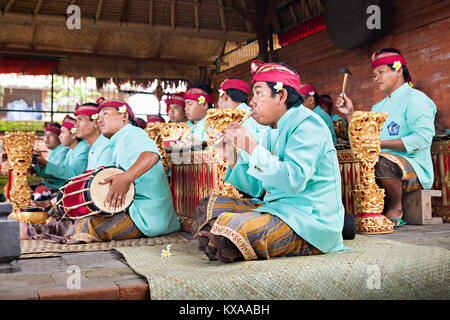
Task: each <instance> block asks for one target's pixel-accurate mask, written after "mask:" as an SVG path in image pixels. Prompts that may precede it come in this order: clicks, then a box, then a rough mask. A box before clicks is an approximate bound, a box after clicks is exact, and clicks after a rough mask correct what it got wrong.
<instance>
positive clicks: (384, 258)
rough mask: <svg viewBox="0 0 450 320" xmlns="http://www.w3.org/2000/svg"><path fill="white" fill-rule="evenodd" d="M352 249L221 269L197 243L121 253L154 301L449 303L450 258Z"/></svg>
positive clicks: (356, 243) (383, 243) (374, 241)
mask: <svg viewBox="0 0 450 320" xmlns="http://www.w3.org/2000/svg"><path fill="white" fill-rule="evenodd" d="M345 245H346V246H347V247H350V248H352V249H351V250H347V251H341V252H336V253H329V254H324V255H318V256H305V257H281V258H274V259H271V260H257V261H243V262H235V263H231V264H223V263H220V262H217V261H209V260H208V259H207V257H206V256H205V254H204V253H202V252H200V251H199V250H198V248H197V244H196V243H193V242H190V243H183V244H175V245H172V246H171V248H170V252H171V253H172V255H171V257H169V258H167V257H166V258H165V257H162V256H161V250H162V249H165V248H166V246H153V247H145V246H142V247H134V248H129V247H122V248H118V249H117V250H118V251H119V252H121V253H122V254H123V255H124V257H125V259H126V261H127V263H128V264H129V266H130V267H131V268H132V269H133V270H134V271H135V272H137V273H139V274H141V275H143V276H145V277H146V278H147V280H148V282H149V288H150V296H151V299H165V300H171V299H179V300H184V299H195V300H196V299H213V300H215V299H258V300H264V299H273V300H277V299H283V300H289V299H339V300H341V299H377V300H378V299H400V300H402V299H448V298H449V296H450V295H449V294H450V291H449V279H448V274H449V273H448V272H449V268H448V267H449V258H450V251H449V250H447V249H444V248H440V247H432V246H420V245H414V244H409V243H403V242H397V241H391V240H385V239H380V238H371V237H369V236H361V235H357V236H356V238H355V240H347V241H345Z"/></svg>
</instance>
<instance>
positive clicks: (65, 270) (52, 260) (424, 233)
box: [0, 223, 450, 300]
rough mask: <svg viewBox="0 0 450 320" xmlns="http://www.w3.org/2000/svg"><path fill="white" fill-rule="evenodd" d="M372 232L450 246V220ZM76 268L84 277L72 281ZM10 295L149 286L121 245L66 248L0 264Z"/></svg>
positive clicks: (95, 294) (0, 279)
mask: <svg viewBox="0 0 450 320" xmlns="http://www.w3.org/2000/svg"><path fill="white" fill-rule="evenodd" d="M184 235H185V236H186V237H189V235H188V234H184ZM371 236H372V237H380V238H385V239H390V240H396V241H404V242H409V243H415V244H418V245H427V246H439V247H443V248H446V249H447V250H450V224H449V223H447V224H439V225H428V226H417V225H405V226H403V227H401V228H399V229H396V231H395V232H394V233H392V234H385V235H371ZM74 270H75V271H79V274H80V277H79V279H80V282H76V281H72V280H73V279H74V276H75V273H73V272H74ZM77 284H79V289H77V288H76V287H77ZM6 299H10V300H11V299H12V300H22V299H45V300H47V299H88V300H92V299H105V300H119V299H120V300H130V299H131V300H142V299H149V287H148V282H147V280H146V279H145V278H143V277H142V276H140V275H138V274H136V273H135V272H134V271H133V270H132V269H131V268H130V267H129V266H128V265H127V263H126V261H125V259H124V258H123V257H122V256H121V255H120V254H119V253H118V252H117V251H114V250H111V251H96V252H79V253H62V254H59V255H57V256H54V257H45V258H29V259H18V260H15V261H13V262H11V263H9V264H6V263H3V264H0V300H6Z"/></svg>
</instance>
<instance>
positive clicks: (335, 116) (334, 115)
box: [331, 113, 347, 125]
mask: <svg viewBox="0 0 450 320" xmlns="http://www.w3.org/2000/svg"><path fill="white" fill-rule="evenodd" d="M331 120H332V121H342V122H344V124H345V125H347V121H345V120H344V119H342V118H341V117H339V116H338V115H337V114H334V113H332V114H331Z"/></svg>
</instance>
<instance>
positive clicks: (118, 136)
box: [71, 99, 180, 241]
mask: <svg viewBox="0 0 450 320" xmlns="http://www.w3.org/2000/svg"><path fill="white" fill-rule="evenodd" d="M98 111H99V118H98V120H97V121H98V125H99V128H100V132H101V133H102V135H104V136H105V137H106V138H108V139H109V141H110V146H111V152H112V160H113V161H114V163H115V164H116V165H117V166H119V167H121V168H123V169H124V170H126V171H125V172H124V173H123V174H119V175H115V176H112V177H110V178H107V179H105V180H104V183H109V182H110V183H111V187H110V190H109V193H108V195H107V197H106V200H105V204H106V205H107V207H111V208H115V207H117V206H119V205H121V204H122V203H123V201H124V200H125V195H126V193H127V192H128V190H129V188H130V186H131V184H132V183H133V181H134V183H135V186H136V195H135V199H134V202H133V204H132V205H131V206H130V207H129V209H128V213H124V214H115V215H114V216H113V217H87V218H83V219H82V220H84V222H83V223H78V221H77V224H76V225H75V227H74V231H73V235H72V237H71V238H72V239H73V240H83V241H109V240H118V239H127V238H137V237H140V236H143V235H146V236H148V237H154V236H158V235H162V234H167V233H171V232H174V231H178V230H179V229H180V223H179V222H178V220H177V217H176V213H175V209H174V207H173V203H172V196H171V193H170V189H169V184H168V181H167V177H166V174H165V172H164V168H163V166H162V164H161V161H160V154H159V151H158V148H157V146H156V144H155V142H154V141H153V140H152V139H150V138H149V137H148V135H147V133H146V132H145V131H143V130H141V129H139V128H137V127H135V126H133V125H132V121H131V120H132V119H133V118H134V114H133V111H132V110H131V108H130V106H129V105H128V104H127V103H126V102H125V101H123V100H119V99H117V100H107V101H104V102H102V103H101V104H100V105H99V107H98ZM119 225H120V227H118V226H119ZM116 226H117V228H116Z"/></svg>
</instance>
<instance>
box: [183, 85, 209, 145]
mask: <svg viewBox="0 0 450 320" xmlns="http://www.w3.org/2000/svg"><path fill="white" fill-rule="evenodd" d="M184 99H185V104H186V105H185V112H186V118H187V119H188V121H187V122H188V124H189V127H190V131H189V132H190V133H191V134H193V135H194V137H195V138H197V139H199V140H200V141H206V131H205V120H206V114H207V112H208V109H209V108H212V106H213V102H214V96H213V90H212V89H211V87H209V86H208V85H206V84H204V83H197V84H192V85H190V86H189V87H188V89H187V90H186V93H185V94H184Z"/></svg>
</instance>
